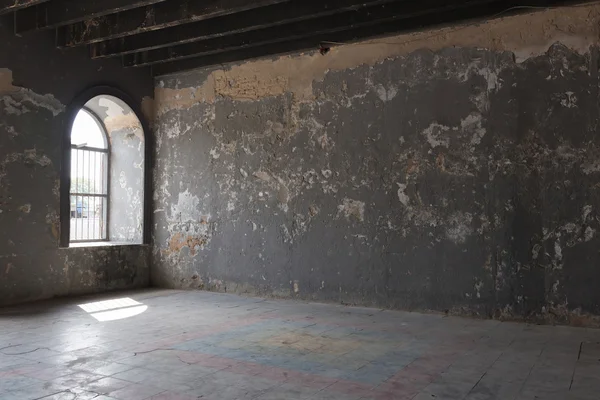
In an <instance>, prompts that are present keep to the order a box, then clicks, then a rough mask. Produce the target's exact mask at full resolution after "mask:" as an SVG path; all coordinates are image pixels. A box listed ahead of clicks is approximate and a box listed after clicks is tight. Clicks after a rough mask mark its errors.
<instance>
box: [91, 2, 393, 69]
mask: <svg viewBox="0 0 600 400" xmlns="http://www.w3.org/2000/svg"><path fill="white" fill-rule="evenodd" d="M392 1H393V0H323V1H320V2H314V1H306V0H293V1H290V2H289V3H280V4H275V5H272V6H268V7H263V8H259V9H254V10H248V11H243V12H240V13H236V14H231V15H225V16H223V17H218V18H213V19H209V20H205V21H198V22H193V23H189V24H185V25H179V26H175V27H171V28H166V29H162V30H160V31H153V32H145V33H141V34H139V35H133V36H127V37H124V38H119V39H112V40H107V41H104V42H99V43H93V44H92V45H91V46H90V55H91V57H92V58H104V57H113V56H117V55H123V54H129V53H135V52H139V51H146V50H154V49H159V48H162V47H167V46H171V45H176V44H185V43H191V42H195V41H199V40H205V39H211V38H217V37H222V36H226V35H232V34H236V33H243V32H250V31H254V30H258V29H262V28H266V27H271V26H278V25H283V24H287V23H290V22H296V21H303V20H307V19H309V18H315V17H321V16H325V15H333V14H336V13H341V12H344V11H349V10H355V9H358V8H361V7H363V6H367V5H375V4H384V3H390V2H392Z"/></svg>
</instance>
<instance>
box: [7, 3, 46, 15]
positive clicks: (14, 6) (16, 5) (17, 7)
mask: <svg viewBox="0 0 600 400" xmlns="http://www.w3.org/2000/svg"><path fill="white" fill-rule="evenodd" d="M46 1H48V0H0V15H2V14H7V13H10V12H13V11H17V10H21V9H23V8H27V7H32V6H35V5H38V4H42V3H45V2H46Z"/></svg>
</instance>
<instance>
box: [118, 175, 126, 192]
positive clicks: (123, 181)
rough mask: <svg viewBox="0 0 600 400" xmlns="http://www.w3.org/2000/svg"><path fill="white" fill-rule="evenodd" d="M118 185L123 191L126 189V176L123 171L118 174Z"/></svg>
mask: <svg viewBox="0 0 600 400" xmlns="http://www.w3.org/2000/svg"><path fill="white" fill-rule="evenodd" d="M119 185H120V186H121V188H123V189H125V188H126V187H127V176H126V175H125V171H121V173H120V174H119Z"/></svg>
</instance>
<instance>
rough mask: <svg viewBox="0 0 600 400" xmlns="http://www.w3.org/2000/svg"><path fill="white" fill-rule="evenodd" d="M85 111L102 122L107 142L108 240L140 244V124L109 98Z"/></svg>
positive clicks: (99, 99) (90, 103) (142, 154)
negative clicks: (108, 177) (108, 154)
mask: <svg viewBox="0 0 600 400" xmlns="http://www.w3.org/2000/svg"><path fill="white" fill-rule="evenodd" d="M143 102H146V100H143ZM142 104H143V103H142ZM86 107H87V108H88V109H90V110H91V111H92V112H93V113H94V114H95V115H96V116H97V117H98V118H99V119H100V120H101V121H102V124H103V125H104V128H105V130H106V132H107V133H108V139H109V141H110V149H111V152H110V176H111V179H110V196H109V202H110V207H109V217H108V223H109V230H108V232H109V240H110V241H113V242H119V243H137V244H141V243H143V242H144V183H145V181H144V178H145V176H144V172H145V171H144V168H145V151H146V148H145V145H146V141H145V137H144V128H143V126H142V123H141V121H140V120H139V118H138V117H137V116H136V115H135V112H134V111H133V110H132V109H131V108H130V107H129V106H128V105H127V104H126V103H125V102H123V101H122V100H120V99H118V98H116V97H113V96H107V95H102V96H98V97H95V98H93V99H91V100H90V101H88V102H87V103H86Z"/></svg>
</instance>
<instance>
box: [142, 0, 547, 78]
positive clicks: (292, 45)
mask: <svg viewBox="0 0 600 400" xmlns="http://www.w3.org/2000/svg"><path fill="white" fill-rule="evenodd" d="M476 3H477V4H476ZM555 3H557V1H555ZM510 6H511V5H509V6H508V7H510ZM448 7H449V8H448V9H447V10H446V11H437V12H432V13H428V14H424V15H421V16H416V17H412V18H405V19H395V20H392V21H387V22H382V23H376V24H371V25H368V26H361V27H349V28H348V29H346V30H341V31H338V32H334V33H326V34H323V33H317V34H314V35H311V36H308V37H303V38H300V39H292V40H288V41H282V42H277V43H268V44H261V45H258V46H253V47H245V48H242V49H238V50H233V51H226V52H222V53H217V54H210V55H202V56H198V57H194V58H189V59H184V60H179V61H170V62H165V63H160V64H155V65H152V72H153V75H154V76H161V75H167V74H172V73H177V72H182V71H188V70H192V69H196V68H203V67H208V66H212V65H218V64H227V63H232V62H238V61H242V60H244V61H245V60H250V59H255V58H260V57H266V56H276V55H283V54H293V53H297V52H299V51H306V50H318V49H319V48H322V46H324V47H332V46H335V45H337V44H342V43H343V44H350V43H355V42H357V41H359V40H363V39H366V38H373V37H378V36H383V35H389V34H391V33H405V32H414V31H417V30H422V29H430V28H431V27H434V26H437V27H439V26H447V25H449V24H456V23H457V22H464V21H471V20H479V19H481V18H484V17H490V16H496V15H498V13H501V12H503V11H505V10H506V9H507V5H506V2H505V1H502V0H492V1H478V2H473V1H470V2H465V3H463V6H462V7H460V6H457V5H456V4H454V5H453V6H448ZM450 7H451V8H450ZM520 11H521V12H523V11H526V10H520ZM517 12H518V11H515V12H513V14H514V13H517ZM503 15H507V14H503ZM282 32H283V31H282ZM386 43H387V42H386ZM354 46H356V47H355V48H356V51H361V48H362V46H369V44H355V45H354ZM329 56H330V55H328V54H325V55H324V57H329Z"/></svg>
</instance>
